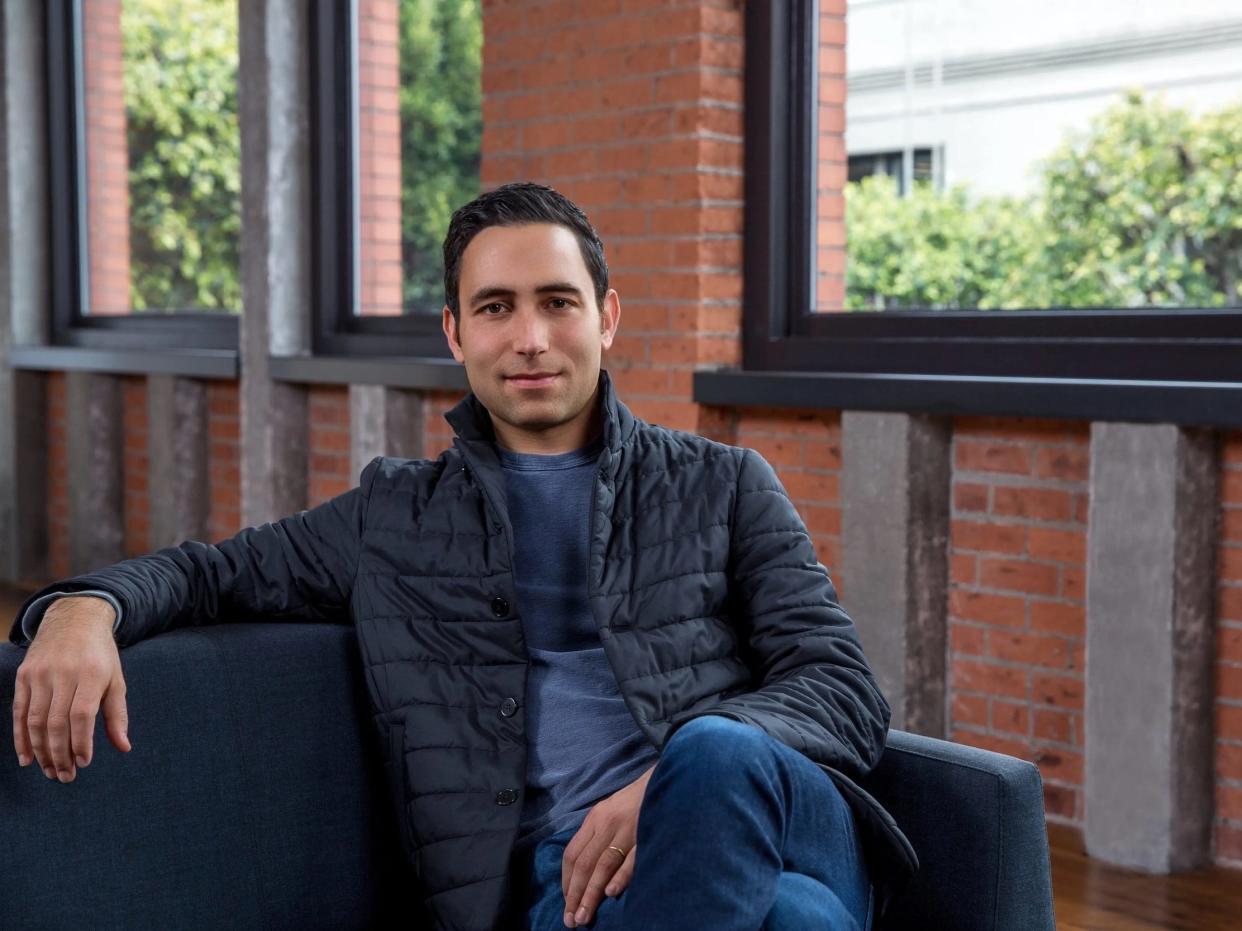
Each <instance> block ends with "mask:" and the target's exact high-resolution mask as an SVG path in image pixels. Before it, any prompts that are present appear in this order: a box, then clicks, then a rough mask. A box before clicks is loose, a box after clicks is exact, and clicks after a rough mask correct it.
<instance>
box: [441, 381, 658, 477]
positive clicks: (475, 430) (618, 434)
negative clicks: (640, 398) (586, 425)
mask: <svg viewBox="0 0 1242 931" xmlns="http://www.w3.org/2000/svg"><path fill="white" fill-rule="evenodd" d="M599 404H600V408H601V412H602V413H603V419H604V448H605V449H606V450H608V451H609V452H610V453H611V455H610V456H607V457H605V458H606V459H608V460H611V461H616V459H617V455H618V454H619V453H620V451H621V447H622V446H623V445H625V443H626V442H627V441H628V440H629V438H630V436H631V435H632V434H633V432H634V427H635V420H634V415H633V414H631V413H630V410H629V408H628V407H626V406H625V405H624V404H623V403H622V402H621V400H620V399H619V398H618V397H617V393H616V390H615V389H614V387H613V384H612V377H611V376H610V375H609V374H608V372H606V371H605V370H603V369H600V373H599ZM444 419H445V420H447V421H448V422H449V426H451V427H452V428H453V432H454V433H456V434H457V436H458V437H460V438H461V439H462V440H463V441H464V442H465V443H467V444H468V445H471V446H474V445H475V444H476V443H479V442H484V443H488V444H491V443H494V442H495V441H496V433H495V431H494V430H493V429H492V416H491V414H489V413H488V412H487V408H486V407H484V406H483V402H482V401H480V400H479V399H478V398H477V397H475V395H474V392H473V391H472V392H470V393H469V394H468V395H466V397H465V398H463V399H462V401H461V403H459V404H458V405H457V406H455V407H454V408H453V409H452V410H450V411H449V412H448V413H447V414H445V415H444Z"/></svg>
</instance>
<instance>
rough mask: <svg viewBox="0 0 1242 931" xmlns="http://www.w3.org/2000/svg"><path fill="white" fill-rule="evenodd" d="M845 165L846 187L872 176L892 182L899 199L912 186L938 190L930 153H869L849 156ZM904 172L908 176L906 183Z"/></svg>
mask: <svg viewBox="0 0 1242 931" xmlns="http://www.w3.org/2000/svg"><path fill="white" fill-rule="evenodd" d="M907 153H908V157H907ZM847 165H848V174H847V181H848V182H849V183H850V184H855V183H857V182H859V181H861V180H862V179H863V178H870V177H872V176H874V175H879V176H881V177H884V178H892V179H893V181H894V182H895V185H896V190H897V193H898V194H899V195H901V196H903V197H904V196H905V195H906V193H907V192H908V191H909V190H910V189H911V188H912V187H913V183H914V182H919V181H928V182H933V183H935V185H936V187H939V186H940V184H939V180H938V178H937V175H936V174H935V170H934V166H933V164H932V150H931V149H902V150H899V151H896V152H870V153H867V154H866V155H854V154H851V155H849V161H848V163H847ZM907 165H908V166H909V167H908V168H907ZM907 171H908V172H909V175H910V182H909V183H908V182H907V181H906V173H907Z"/></svg>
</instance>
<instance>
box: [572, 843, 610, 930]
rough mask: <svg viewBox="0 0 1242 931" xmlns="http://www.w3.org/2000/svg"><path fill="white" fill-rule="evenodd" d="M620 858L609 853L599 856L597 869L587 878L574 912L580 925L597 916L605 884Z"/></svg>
mask: <svg viewBox="0 0 1242 931" xmlns="http://www.w3.org/2000/svg"><path fill="white" fill-rule="evenodd" d="M620 859H621V858H620V857H618V856H617V855H616V854H611V855H609V854H607V853H605V854H604V856H602V857H600V858H599V862H598V863H596V865H595V870H594V871H593V872H592V873H591V878H590V879H588V880H587V884H586V888H585V889H583V890H582V901H580V902H579V903H578V909H577V911H575V912H574V920H575V921H577V922H578V924H579V925H584V924H587V923H588V922H589V921H591V919H593V918H594V917H595V910H596V909H597V908H599V903H600V902H602V901H604V886H606V885H607V884H608V880H610V879H611V878H612V874H613V873H614V872H615V871H616V868H617V867H616V861H618V860H620Z"/></svg>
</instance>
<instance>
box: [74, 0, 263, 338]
mask: <svg viewBox="0 0 1242 931" xmlns="http://www.w3.org/2000/svg"><path fill="white" fill-rule="evenodd" d="M80 16H81V26H82V30H81V34H82V57H83V61H82V64H83V67H82V84H83V87H82V100H83V107H82V114H83V129H84V135H85V145H84V152H85V160H86V179H87V184H86V216H87V241H88V254H89V256H90V269H89V280H90V295H89V313H92V314H128V313H132V312H143V311H158V312H170V311H213V312H220V313H240V311H241V281H240V275H239V247H240V233H241V201H240V191H241V134H240V131H239V129H238V122H237V2H236V0H81V5H80Z"/></svg>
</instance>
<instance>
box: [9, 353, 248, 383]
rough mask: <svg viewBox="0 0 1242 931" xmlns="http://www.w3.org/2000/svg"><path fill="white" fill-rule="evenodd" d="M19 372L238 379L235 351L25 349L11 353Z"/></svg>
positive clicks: (14, 365)
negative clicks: (24, 370)
mask: <svg viewBox="0 0 1242 931" xmlns="http://www.w3.org/2000/svg"><path fill="white" fill-rule="evenodd" d="M9 360H10V362H11V363H12V365H13V368H15V369H27V370H32V371H42V372H101V373H107V374H111V375H182V376H185V377H186V378H225V379H236V378H237V375H238V364H237V350H235V349H156V348H154V347H152V348H147V349H86V348H82V347H79V346H22V347H18V348H14V349H13V350H12V351H11V352H10V353H9Z"/></svg>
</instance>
